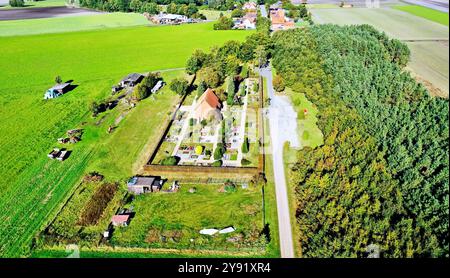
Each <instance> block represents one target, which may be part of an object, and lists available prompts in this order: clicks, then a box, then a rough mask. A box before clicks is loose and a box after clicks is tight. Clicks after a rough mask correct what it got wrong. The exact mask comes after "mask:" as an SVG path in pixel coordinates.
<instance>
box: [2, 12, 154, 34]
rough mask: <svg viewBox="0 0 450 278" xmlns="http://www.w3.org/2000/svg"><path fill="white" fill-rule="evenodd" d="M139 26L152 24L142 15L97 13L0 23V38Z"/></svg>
mask: <svg viewBox="0 0 450 278" xmlns="http://www.w3.org/2000/svg"><path fill="white" fill-rule="evenodd" d="M139 25H152V24H151V23H150V22H149V21H148V20H147V19H146V18H145V17H144V16H143V15H142V14H137V13H99V14H91V15H79V16H70V17H52V18H38V19H22V20H5V21H0V36H1V37H3V36H22V35H34V34H48V33H64V32H73V31H84V30H96V29H105V28H115V27H129V26H139ZM30 26H33V28H30Z"/></svg>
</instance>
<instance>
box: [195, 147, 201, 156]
mask: <svg viewBox="0 0 450 278" xmlns="http://www.w3.org/2000/svg"><path fill="white" fill-rule="evenodd" d="M202 153H203V146H197V147H195V154H197V155H201V154H202Z"/></svg>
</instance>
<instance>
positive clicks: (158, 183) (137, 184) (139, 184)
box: [127, 176, 164, 195]
mask: <svg viewBox="0 0 450 278" xmlns="http://www.w3.org/2000/svg"><path fill="white" fill-rule="evenodd" d="M163 183H164V181H163V180H161V178H160V177H156V176H152V177H132V178H131V179H130V180H129V181H128V183H127V187H128V191H130V192H132V193H134V194H137V195H139V194H143V193H149V192H158V191H160V190H161V188H162V185H163Z"/></svg>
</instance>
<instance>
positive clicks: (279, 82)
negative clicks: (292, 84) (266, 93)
mask: <svg viewBox="0 0 450 278" xmlns="http://www.w3.org/2000/svg"><path fill="white" fill-rule="evenodd" d="M272 83H273V88H274V89H275V91H277V92H282V91H284V89H285V88H286V85H285V84H284V79H283V77H281V75H278V74H277V75H275V77H274V78H273V82H272Z"/></svg>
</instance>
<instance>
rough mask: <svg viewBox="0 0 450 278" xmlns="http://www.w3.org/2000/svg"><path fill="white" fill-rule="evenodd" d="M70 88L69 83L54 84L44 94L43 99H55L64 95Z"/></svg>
mask: <svg viewBox="0 0 450 278" xmlns="http://www.w3.org/2000/svg"><path fill="white" fill-rule="evenodd" d="M69 88H70V83H62V84H56V85H55V86H53V87H51V88H50V89H48V90H47V91H46V92H45V94H44V99H52V98H57V97H59V96H61V95H63V94H64V93H66V92H67V91H68V90H69Z"/></svg>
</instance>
